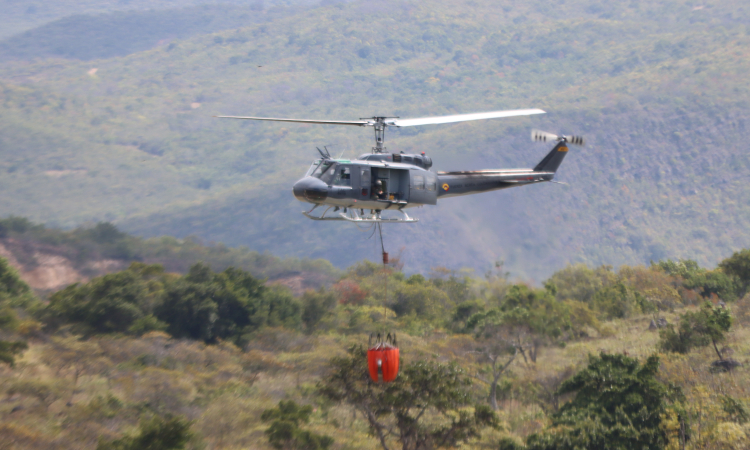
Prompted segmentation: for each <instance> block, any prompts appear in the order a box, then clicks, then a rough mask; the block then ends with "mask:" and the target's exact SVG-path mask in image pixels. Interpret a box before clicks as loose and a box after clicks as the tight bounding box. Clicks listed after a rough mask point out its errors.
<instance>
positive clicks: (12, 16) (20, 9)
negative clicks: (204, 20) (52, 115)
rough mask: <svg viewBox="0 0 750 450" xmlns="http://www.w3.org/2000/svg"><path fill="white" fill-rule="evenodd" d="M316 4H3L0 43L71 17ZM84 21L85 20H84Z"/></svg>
mask: <svg viewBox="0 0 750 450" xmlns="http://www.w3.org/2000/svg"><path fill="white" fill-rule="evenodd" d="M310 3H315V2H311V1H307V0H301V1H294V0H218V1H217V0H164V1H160V2H158V3H154V2H153V1H150V0H121V1H114V0H59V1H56V2H44V3H43V2H35V1H17V0H0V22H2V24H3V28H2V29H0V39H2V38H5V37H8V36H12V35H14V34H18V33H21V32H23V31H26V30H29V29H34V28H37V27H44V25H45V24H48V23H50V22H54V21H58V20H61V19H64V18H67V17H70V16H79V17H78V19H79V20H80V19H81V17H80V16H89V15H99V14H106V13H113V12H126V11H132V12H139V11H140V12H142V11H159V10H169V9H179V8H185V7H189V6H195V5H209V6H211V5H233V6H241V7H242V6H244V7H252V8H254V9H256V10H258V9H263V8H264V7H273V6H277V5H278V6H288V5H295V4H296V5H299V4H310ZM83 19H84V20H85V17H83Z"/></svg>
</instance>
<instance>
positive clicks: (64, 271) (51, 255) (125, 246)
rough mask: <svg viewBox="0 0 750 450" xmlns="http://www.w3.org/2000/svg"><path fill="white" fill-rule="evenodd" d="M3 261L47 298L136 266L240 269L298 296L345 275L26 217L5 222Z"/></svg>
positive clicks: (316, 265)
mask: <svg viewBox="0 0 750 450" xmlns="http://www.w3.org/2000/svg"><path fill="white" fill-rule="evenodd" d="M0 258H3V259H5V260H7V261H8V263H9V264H10V265H11V266H13V267H14V268H15V270H17V271H18V273H19V274H20V277H21V278H22V279H23V281H24V282H26V283H28V284H29V286H30V287H31V288H33V289H34V291H35V292H37V293H39V294H43V295H46V294H49V293H51V292H53V291H56V290H59V289H63V288H65V287H67V286H68V285H71V284H74V283H85V282H87V281H88V280H90V279H91V278H93V277H97V276H102V275H105V274H108V273H111V272H116V271H119V270H123V269H125V268H127V267H128V266H130V264H131V263H133V262H136V263H141V264H159V265H160V266H162V267H163V269H164V270H166V271H167V272H171V273H180V274H184V273H187V271H188V269H189V268H190V266H192V265H194V264H196V263H202V264H205V265H206V266H208V267H212V268H214V269H215V270H219V271H221V270H224V269H226V268H228V267H234V268H236V269H240V270H245V271H248V272H250V273H252V274H253V275H254V276H256V277H259V278H265V279H266V281H267V282H268V283H269V284H281V285H284V286H287V287H289V288H290V289H291V292H292V293H294V294H296V295H301V294H302V292H303V291H304V290H306V289H317V288H319V287H321V286H324V285H330V284H332V283H333V282H334V281H335V279H336V277H338V276H339V273H340V272H339V271H338V270H336V269H335V268H334V267H333V266H332V265H331V264H330V263H329V262H328V261H324V260H311V259H298V258H279V257H276V256H273V255H270V254H267V253H264V254H261V253H258V252H254V251H251V250H248V249H247V248H228V247H226V246H224V245H221V244H216V243H205V242H201V240H200V239H198V238H196V237H189V238H187V239H175V238H173V237H170V236H162V237H158V238H151V239H142V238H138V237H135V236H131V235H128V234H127V233H123V232H122V231H120V230H118V229H117V227H115V226H114V225H112V224H110V223H104V222H101V223H98V224H96V225H93V226H86V227H79V228H76V229H73V230H69V231H63V230H57V229H52V228H46V227H44V226H42V225H39V224H34V223H31V222H29V221H28V220H27V219H24V218H21V217H9V218H6V219H0Z"/></svg>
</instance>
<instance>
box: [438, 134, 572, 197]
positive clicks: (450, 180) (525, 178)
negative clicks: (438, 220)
mask: <svg viewBox="0 0 750 450" xmlns="http://www.w3.org/2000/svg"><path fill="white" fill-rule="evenodd" d="M567 154H568V146H567V143H566V141H565V140H562V141H560V142H559V143H558V144H557V145H555V147H554V148H553V149H552V150H550V152H549V153H547V155H546V156H545V157H544V159H542V160H541V161H540V162H539V164H537V165H536V167H534V168H533V169H499V170H474V171H463V172H438V198H448V197H457V196H459V195H469V194H477V193H480V192H489V191H496V190H499V189H508V188H512V187H519V186H525V185H527V184H535V183H542V182H545V181H552V180H553V179H554V178H555V172H556V171H557V169H558V168H559V167H560V164H561V163H562V161H563V158H565V155H567Z"/></svg>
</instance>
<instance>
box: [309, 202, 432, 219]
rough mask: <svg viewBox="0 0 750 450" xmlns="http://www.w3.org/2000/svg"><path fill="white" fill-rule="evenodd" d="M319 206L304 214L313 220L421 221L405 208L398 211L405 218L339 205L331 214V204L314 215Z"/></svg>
mask: <svg viewBox="0 0 750 450" xmlns="http://www.w3.org/2000/svg"><path fill="white" fill-rule="evenodd" d="M315 208H317V205H316V206H315V207H313V208H312V209H311V210H310V211H303V212H302V214H304V215H305V217H307V218H308V219H312V220H346V221H347V222H356V223H414V222H419V219H413V218H411V217H409V215H408V214H406V211H404V210H403V209H399V210H398V212H400V213H401V214H403V216H404V217H403V218H399V217H394V218H384V217H382V215H381V212H380V210H370V212H369V213H367V214H365V213H364V210H361V209H360V210H359V212H358V210H357V209H356V208H344V210H343V211H340V210H339V208H338V207H336V208H335V209H334V210H333V212H332V213H331V215H330V216H328V215H327V214H328V213H329V211H331V208H334V207H333V206H329V207H328V208H326V210H325V211H323V214H321V215H320V216H314V215H312V214H311V213H312V212H313V210H314V209H315Z"/></svg>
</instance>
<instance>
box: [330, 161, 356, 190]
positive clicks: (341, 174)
mask: <svg viewBox="0 0 750 450" xmlns="http://www.w3.org/2000/svg"><path fill="white" fill-rule="evenodd" d="M351 185H352V172H351V167H349V166H338V167H337V168H336V176H335V177H334V179H333V186H351Z"/></svg>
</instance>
